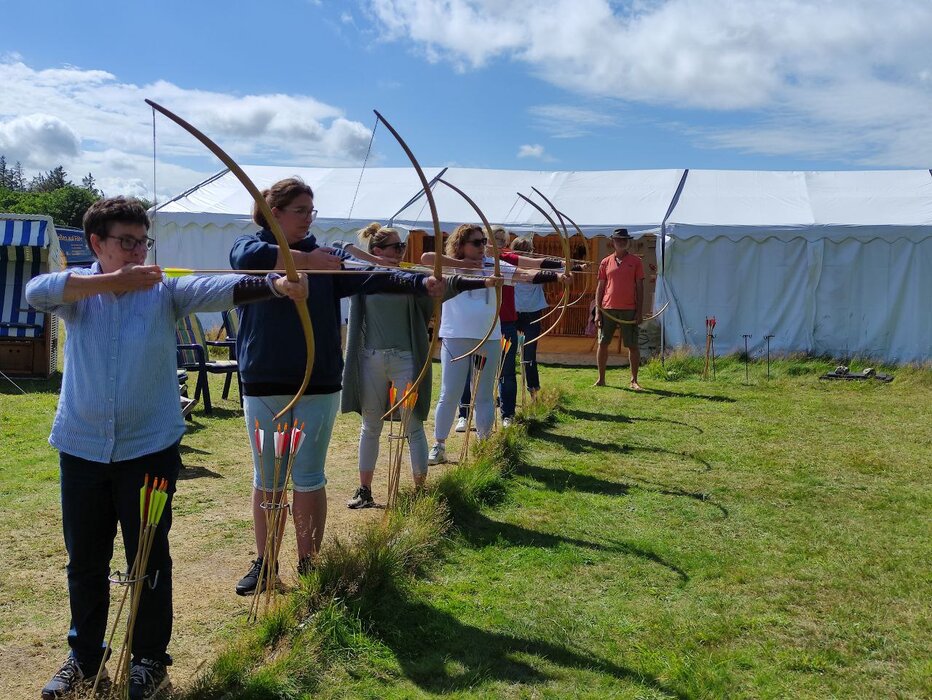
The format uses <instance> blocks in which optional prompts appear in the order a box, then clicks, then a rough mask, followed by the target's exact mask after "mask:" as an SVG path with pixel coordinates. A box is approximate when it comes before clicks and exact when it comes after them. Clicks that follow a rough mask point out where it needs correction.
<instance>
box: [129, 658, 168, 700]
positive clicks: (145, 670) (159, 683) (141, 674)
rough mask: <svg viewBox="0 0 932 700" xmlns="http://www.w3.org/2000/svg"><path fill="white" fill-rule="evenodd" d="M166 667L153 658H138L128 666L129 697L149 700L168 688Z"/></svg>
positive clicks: (135, 699)
mask: <svg viewBox="0 0 932 700" xmlns="http://www.w3.org/2000/svg"><path fill="white" fill-rule="evenodd" d="M170 688H171V682H170V681H169V680H168V669H167V668H165V664H163V663H162V662H161V661H156V660H155V659H139V661H133V663H132V664H130V667H129V699H130V700H150V698H157V697H158V696H159V695H160V694H161V692H162V691H163V690H166V691H167V690H169V689H170Z"/></svg>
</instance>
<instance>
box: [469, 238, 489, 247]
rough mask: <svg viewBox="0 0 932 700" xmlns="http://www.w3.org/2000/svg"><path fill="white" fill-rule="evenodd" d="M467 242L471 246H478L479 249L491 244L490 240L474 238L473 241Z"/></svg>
mask: <svg viewBox="0 0 932 700" xmlns="http://www.w3.org/2000/svg"><path fill="white" fill-rule="evenodd" d="M466 242H467V243H469V244H470V245H474V246H476V247H477V248H482V247H483V246H486V245H488V244H489V239H488V238H474V239H473V240H471V241H466Z"/></svg>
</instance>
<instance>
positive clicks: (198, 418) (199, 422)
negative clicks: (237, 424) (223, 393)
mask: <svg viewBox="0 0 932 700" xmlns="http://www.w3.org/2000/svg"><path fill="white" fill-rule="evenodd" d="M242 417H243V411H242V409H232V408H223V407H222V406H221V407H218V406H214V407H213V410H212V411H211V414H210V415H209V416H208V415H207V414H206V413H204V411H203V410H200V411H195V412H194V413H192V414H191V415H190V418H191V420H187V421H185V427H186V428H187V432H188V434H191V433H196V432H199V431H201V430H206V429H207V428H210V423H207V422H205V420H206V421H211V420H223V419H226V418H240V419H242ZM245 425H246V424H245V423H243V426H244V428H245Z"/></svg>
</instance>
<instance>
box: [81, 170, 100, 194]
mask: <svg viewBox="0 0 932 700" xmlns="http://www.w3.org/2000/svg"><path fill="white" fill-rule="evenodd" d="M81 187H82V188H84V189H85V190H87V191H88V192H90V193H92V194H94V195H97V196H98V197H102V196H103V194H104V193H103V192H101V191H100V190H98V189H97V182H96V181H95V180H94V174H93V173H88V174H87V175H85V176H84V177H83V178H81Z"/></svg>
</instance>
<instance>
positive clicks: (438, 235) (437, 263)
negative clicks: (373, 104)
mask: <svg viewBox="0 0 932 700" xmlns="http://www.w3.org/2000/svg"><path fill="white" fill-rule="evenodd" d="M372 111H373V112H375V116H376V118H377V119H378V120H379V121H380V122H382V123H383V124H384V125H385V128H386V129H388V130H389V131H390V132H391V134H392V136H394V137H395V140H396V141H397V142H398V145H400V146H401V148H402V150H403V151H404V152H405V155H406V156H408V160H410V161H411V165H413V166H414V170H415V172H416V173H417V176H418V178H419V179H420V181H421V186H422V187H423V188H424V194H425V195H426V196H427V204H428V205H429V206H430V217H431V220H432V221H433V223H434V249H435V250H434V253H435V255H434V277H436V278H437V279H441V277H443V261H442V260H441V259H440V258H441V255H440V254H441V252H442V250H441V248H442V246H443V232H442V231H441V230H440V217H439V216H438V215H437V203H436V202H435V201H434V195H433V192H431V189H430V183H429V182H428V181H427V177H426V176H425V175H424V171H423V170H422V169H421V165H420V163H418V162H417V158H415V157H414V153H413V152H412V151H411V149H410V148H408V144H406V143H405V140H404V139H403V138H401V134H399V133H398V132H397V131H395V127H393V126H392V125H391V124H389V123H388V120H387V119H385V117H383V116H382V115H381V114H380V113H379V111H378V110H376V109H374V110H372ZM442 308H443V299H442V298H441V297H435V298H434V313H433V316H432V317H431V319H432V320H433V323H434V334H433V336H432V337H431V339H430V345H429V346H428V348H427V356H426V357H425V358H424V366H423V367H421V371H420V372H419V373H418V375H417V378H416V379H415V380H414V381H413V382H412V383H411V386H410V388H408V390H407V391H405V392H404V394H403V395H402V397H401V398H400V399H398V400H397V401H396V402H395V404H394V405H393V406H390V407H389V409H388V411H386V412H385V415H384V416H382V420H385V419H386V418H388V417H389V416H390V415H391V414H392V413H393V412H394V411H395V409H396V408H398V407H399V406H401V405H402V404H403V403H404V402H405V399H407V398H408V396H409V395H411V394H415V393H417V390H418V387H419V386H420V384H421V382H422V381H424V377H426V376H427V371H428V370H429V369H430V364H431V362H433V358H434V349H435V348H436V347H437V340H438V338H439V337H440V314H441V309H442Z"/></svg>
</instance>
